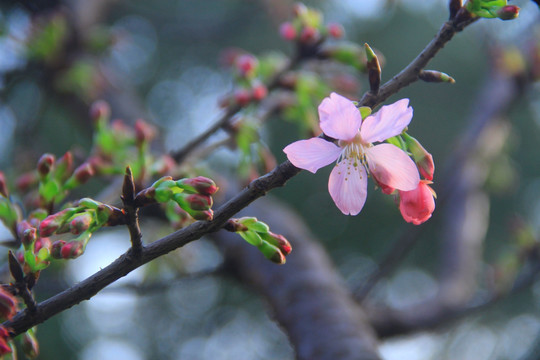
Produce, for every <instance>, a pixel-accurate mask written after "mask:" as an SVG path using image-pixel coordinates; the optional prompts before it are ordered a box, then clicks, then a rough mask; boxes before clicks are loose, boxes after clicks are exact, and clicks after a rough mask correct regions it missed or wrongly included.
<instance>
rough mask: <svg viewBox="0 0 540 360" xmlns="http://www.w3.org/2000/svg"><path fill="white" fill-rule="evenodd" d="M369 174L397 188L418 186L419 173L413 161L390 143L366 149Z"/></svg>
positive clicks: (408, 188)
mask: <svg viewBox="0 0 540 360" xmlns="http://www.w3.org/2000/svg"><path fill="white" fill-rule="evenodd" d="M366 159H367V163H368V167H369V171H370V172H371V174H372V175H373V176H374V177H375V178H377V181H378V182H379V183H382V184H384V185H386V186H389V187H393V188H395V189H398V190H403V191H410V190H414V189H415V188H416V187H417V186H418V182H419V181H420V175H418V169H417V168H416V165H415V164H414V161H412V159H411V158H410V157H409V156H408V155H407V154H406V153H405V152H404V151H403V150H401V149H400V148H398V147H397V146H394V145H392V144H380V145H375V146H373V147H370V148H368V149H367V150H366Z"/></svg>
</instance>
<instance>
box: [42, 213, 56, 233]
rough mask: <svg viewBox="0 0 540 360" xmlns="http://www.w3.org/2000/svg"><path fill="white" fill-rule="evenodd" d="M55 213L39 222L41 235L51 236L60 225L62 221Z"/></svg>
mask: <svg viewBox="0 0 540 360" xmlns="http://www.w3.org/2000/svg"><path fill="white" fill-rule="evenodd" d="M55 215H56V214H55ZM55 215H51V216H48V217H47V218H46V219H45V220H43V221H42V222H41V224H39V236H41V237H47V236H51V235H52V234H54V232H55V231H56V230H57V229H58V228H59V227H60V223H59V222H58V221H57V218H56V216H55Z"/></svg>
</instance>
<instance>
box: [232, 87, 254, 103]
mask: <svg viewBox="0 0 540 360" xmlns="http://www.w3.org/2000/svg"><path fill="white" fill-rule="evenodd" d="M234 101H235V102H236V103H237V104H238V105H240V106H246V105H247V104H249V103H250V101H251V93H250V92H249V91H248V90H247V89H244V88H240V89H236V90H235V91H234Z"/></svg>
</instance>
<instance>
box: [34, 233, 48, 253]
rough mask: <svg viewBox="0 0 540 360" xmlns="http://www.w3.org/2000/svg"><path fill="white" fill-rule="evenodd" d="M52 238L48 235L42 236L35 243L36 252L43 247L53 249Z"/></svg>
mask: <svg viewBox="0 0 540 360" xmlns="http://www.w3.org/2000/svg"><path fill="white" fill-rule="evenodd" d="M51 245H52V243H51V240H50V239H49V238H48V237H40V238H39V239H37V240H36V242H35V244H34V253H38V252H39V251H40V250H41V249H47V250H50V249H51Z"/></svg>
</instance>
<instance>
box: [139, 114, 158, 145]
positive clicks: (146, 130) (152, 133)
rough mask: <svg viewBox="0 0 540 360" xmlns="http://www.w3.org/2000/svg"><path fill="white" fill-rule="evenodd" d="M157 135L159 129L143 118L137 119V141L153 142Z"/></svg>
mask: <svg viewBox="0 0 540 360" xmlns="http://www.w3.org/2000/svg"><path fill="white" fill-rule="evenodd" d="M156 135H157V130H156V128H155V127H153V126H152V125H150V124H148V123H147V122H145V121H144V120H142V119H138V120H137V121H135V138H136V139H137V143H138V144H141V143H143V142H151V141H152V140H154V138H155V137H156Z"/></svg>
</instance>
